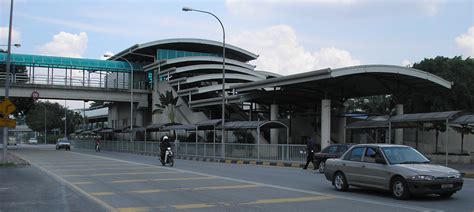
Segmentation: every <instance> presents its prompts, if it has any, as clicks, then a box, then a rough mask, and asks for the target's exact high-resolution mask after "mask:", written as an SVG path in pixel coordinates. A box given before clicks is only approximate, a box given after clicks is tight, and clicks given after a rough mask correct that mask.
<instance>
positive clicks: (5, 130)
mask: <svg viewBox="0 0 474 212" xmlns="http://www.w3.org/2000/svg"><path fill="white" fill-rule="evenodd" d="M12 19H13V0H11V1H10V23H9V26H8V43H7V64H6V65H7V67H6V73H5V76H6V77H5V100H7V99H8V96H9V89H10V60H11V53H12V51H11V50H12V49H11V44H12V23H13V22H12V21H13V20H12ZM7 143H8V127H4V128H3V163H7V162H8V161H7Z"/></svg>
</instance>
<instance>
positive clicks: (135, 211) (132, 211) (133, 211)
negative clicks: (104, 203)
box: [117, 208, 150, 212]
mask: <svg viewBox="0 0 474 212" xmlns="http://www.w3.org/2000/svg"><path fill="white" fill-rule="evenodd" d="M117 210H118V211H119V212H145V211H149V210H150V209H149V208H117Z"/></svg>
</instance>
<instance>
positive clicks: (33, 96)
mask: <svg viewBox="0 0 474 212" xmlns="http://www.w3.org/2000/svg"><path fill="white" fill-rule="evenodd" d="M39 96H40V94H39V93H38V91H33V92H32V93H31V98H32V99H33V101H36V100H38V99H39Z"/></svg>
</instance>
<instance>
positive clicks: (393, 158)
mask: <svg viewBox="0 0 474 212" xmlns="http://www.w3.org/2000/svg"><path fill="white" fill-rule="evenodd" d="M382 150H383V152H384V153H385V156H386V157H387V159H388V161H389V162H390V163H391V164H416V163H429V162H430V160H428V159H427V158H426V157H425V156H423V155H422V154H421V153H419V152H418V151H416V150H415V149H413V148H411V147H383V148H382Z"/></svg>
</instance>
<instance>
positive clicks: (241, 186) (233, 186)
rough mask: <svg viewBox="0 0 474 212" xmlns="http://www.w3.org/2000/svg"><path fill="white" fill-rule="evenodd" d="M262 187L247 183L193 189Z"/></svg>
mask: <svg viewBox="0 0 474 212" xmlns="http://www.w3.org/2000/svg"><path fill="white" fill-rule="evenodd" d="M256 187H261V186H259V185H253V184H246V185H231V186H208V187H198V188H194V189H191V190H195V191H200V190H221V189H239V188H256Z"/></svg>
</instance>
